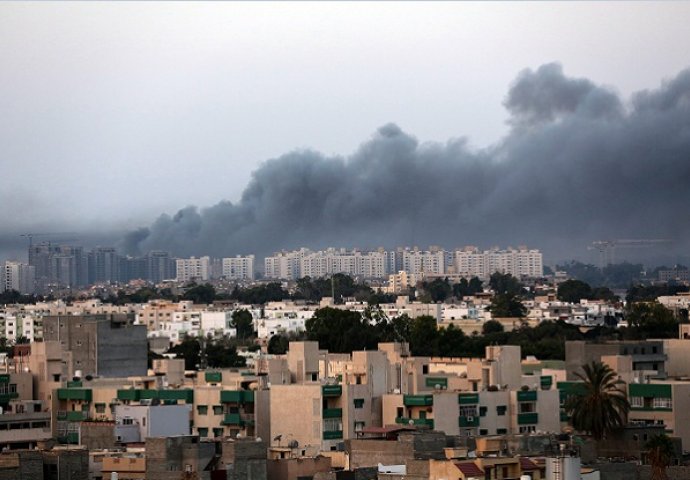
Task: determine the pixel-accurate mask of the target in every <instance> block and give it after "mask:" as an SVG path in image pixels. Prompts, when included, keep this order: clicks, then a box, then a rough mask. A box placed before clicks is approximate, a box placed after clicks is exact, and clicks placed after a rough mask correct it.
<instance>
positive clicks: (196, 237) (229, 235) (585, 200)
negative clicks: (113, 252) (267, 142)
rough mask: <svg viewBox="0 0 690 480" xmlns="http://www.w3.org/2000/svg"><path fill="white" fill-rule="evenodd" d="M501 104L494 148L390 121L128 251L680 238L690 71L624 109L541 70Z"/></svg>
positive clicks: (689, 143)
mask: <svg viewBox="0 0 690 480" xmlns="http://www.w3.org/2000/svg"><path fill="white" fill-rule="evenodd" d="M505 106H506V108H507V110H508V112H509V113H510V118H509V123H510V125H511V126H512V129H511V132H510V133H509V134H508V135H507V137H506V138H504V139H503V140H502V141H501V142H500V143H498V144H496V145H494V146H492V147H490V148H487V149H484V150H480V151H476V150H472V149H470V148H468V146H467V145H466V143H465V141H464V140H451V141H449V142H447V143H445V144H437V143H421V144H420V143H419V142H418V141H417V140H416V139H415V138H414V137H413V136H411V135H409V134H407V133H405V132H403V131H402V130H401V129H400V128H398V127H397V126H396V125H394V124H389V125H385V126H383V127H381V128H380V129H379V130H378V131H377V132H376V133H375V134H374V135H373V137H372V138H371V139H370V140H369V141H367V142H365V143H364V144H362V145H361V146H360V148H359V149H358V150H357V151H356V152H355V153H353V154H352V155H350V156H349V157H327V156H324V155H322V154H320V153H318V152H314V151H309V150H304V151H294V152H291V153H288V154H286V155H283V156H281V157H279V158H276V159H273V160H269V161H267V162H265V163H263V164H262V165H261V166H260V167H259V168H258V169H257V170H256V171H255V172H254V174H253V177H252V180H251V181H250V183H249V185H248V186H247V187H246V189H245V191H244V193H243V195H242V198H241V200H240V201H239V202H238V203H236V204H232V203H230V202H227V201H223V202H220V203H218V204H217V205H215V206H212V207H209V208H204V209H201V210H200V209H198V208H196V207H192V206H189V207H186V208H184V209H182V210H180V211H179V212H177V213H176V214H175V215H173V216H169V215H161V216H160V217H159V218H158V220H156V221H155V222H154V223H153V225H151V226H150V227H149V228H146V229H141V230H137V231H136V232H132V233H130V234H129V235H128V236H127V237H126V238H125V239H124V241H123V247H125V248H126V249H127V250H129V251H130V252H136V251H147V250H151V249H165V250H170V251H171V252H173V253H174V254H176V255H193V254H194V255H200V254H210V255H217V256H221V255H232V254H246V253H256V254H258V255H263V254H267V253H271V252H273V251H275V250H278V249H282V248H293V247H299V246H310V247H323V246H328V245H333V246H369V247H371V246H377V245H384V246H395V245H411V244H419V245H427V244H429V243H434V244H440V245H444V246H446V247H454V246H461V245H465V244H477V245H480V246H490V245H494V244H500V245H517V244H528V245H531V246H535V247H539V248H543V249H545V250H547V251H550V252H552V254H560V253H557V252H567V251H568V249H571V248H579V250H580V251H581V250H583V248H584V246H585V245H586V244H587V243H589V242H591V241H592V240H597V239H608V238H631V237H632V238H640V237H641V238H660V237H666V238H671V239H675V240H678V241H684V239H685V238H686V237H687V234H688V230H689V229H690V222H689V220H690V213H688V212H689V209H688V205H689V204H690V185H689V182H690V70H685V71H683V72H681V73H680V74H679V75H678V76H677V77H676V78H674V79H672V80H670V81H668V82H666V83H665V84H663V85H662V86H661V87H660V88H658V89H657V90H653V91H643V92H639V93H637V94H635V95H634V96H633V97H632V99H631V101H630V102H627V103H626V102H624V101H623V100H621V98H620V97H619V95H617V94H616V93H615V92H614V91H612V90H610V89H608V88H604V87H601V86H599V85H596V84H594V83H593V82H591V81H589V80H586V79H573V78H568V77H566V76H564V75H563V72H562V69H561V66H560V65H558V64H549V65H544V66H541V67H540V68H538V69H537V70H536V71H532V70H525V71H523V72H522V73H520V74H519V75H518V77H517V79H516V80H515V82H514V83H513V85H512V86H511V88H510V90H509V92H508V95H507V97H506V100H505ZM686 243H687V242H686Z"/></svg>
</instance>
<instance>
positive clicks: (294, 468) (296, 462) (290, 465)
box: [267, 456, 331, 480]
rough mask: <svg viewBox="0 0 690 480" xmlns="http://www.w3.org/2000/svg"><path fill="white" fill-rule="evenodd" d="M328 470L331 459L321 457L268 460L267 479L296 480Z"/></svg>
mask: <svg viewBox="0 0 690 480" xmlns="http://www.w3.org/2000/svg"><path fill="white" fill-rule="evenodd" d="M329 470H331V459H330V458H328V457H322V456H318V457H301V458H285V459H280V460H268V464H267V472H268V478H270V479H271V480H297V479H298V478H300V477H310V476H313V475H314V474H316V473H317V472H328V471H329Z"/></svg>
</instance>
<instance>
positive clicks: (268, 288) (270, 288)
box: [230, 282, 290, 305]
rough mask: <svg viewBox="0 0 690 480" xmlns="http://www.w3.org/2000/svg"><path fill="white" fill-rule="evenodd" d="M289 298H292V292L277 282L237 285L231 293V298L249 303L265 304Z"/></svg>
mask: <svg viewBox="0 0 690 480" xmlns="http://www.w3.org/2000/svg"><path fill="white" fill-rule="evenodd" d="M288 298H290V293H289V292H288V291H287V290H285V289H284V288H283V287H282V286H281V285H280V283H277V282H272V283H267V284H265V285H257V286H255V287H249V288H239V287H235V289H234V290H233V291H232V293H231V294H230V299H231V300H235V301H237V302H240V303H245V304H249V305H264V304H266V303H268V302H279V301H281V300H285V299H288Z"/></svg>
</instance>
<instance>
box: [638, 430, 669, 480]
mask: <svg viewBox="0 0 690 480" xmlns="http://www.w3.org/2000/svg"><path fill="white" fill-rule="evenodd" d="M645 449H646V451H647V452H646V453H647V461H648V462H649V464H650V465H651V466H652V477H651V480H668V475H666V467H668V466H669V465H670V464H671V460H672V459H673V457H674V456H675V448H674V446H673V441H672V440H671V438H670V437H669V436H668V435H665V434H662V435H655V436H653V437H652V438H650V439H649V441H647V443H646V444H645Z"/></svg>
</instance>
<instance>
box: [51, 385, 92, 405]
mask: <svg viewBox="0 0 690 480" xmlns="http://www.w3.org/2000/svg"><path fill="white" fill-rule="evenodd" d="M57 394H58V400H81V401H83V402H90V401H91V389H90V388H58V391H57Z"/></svg>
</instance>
